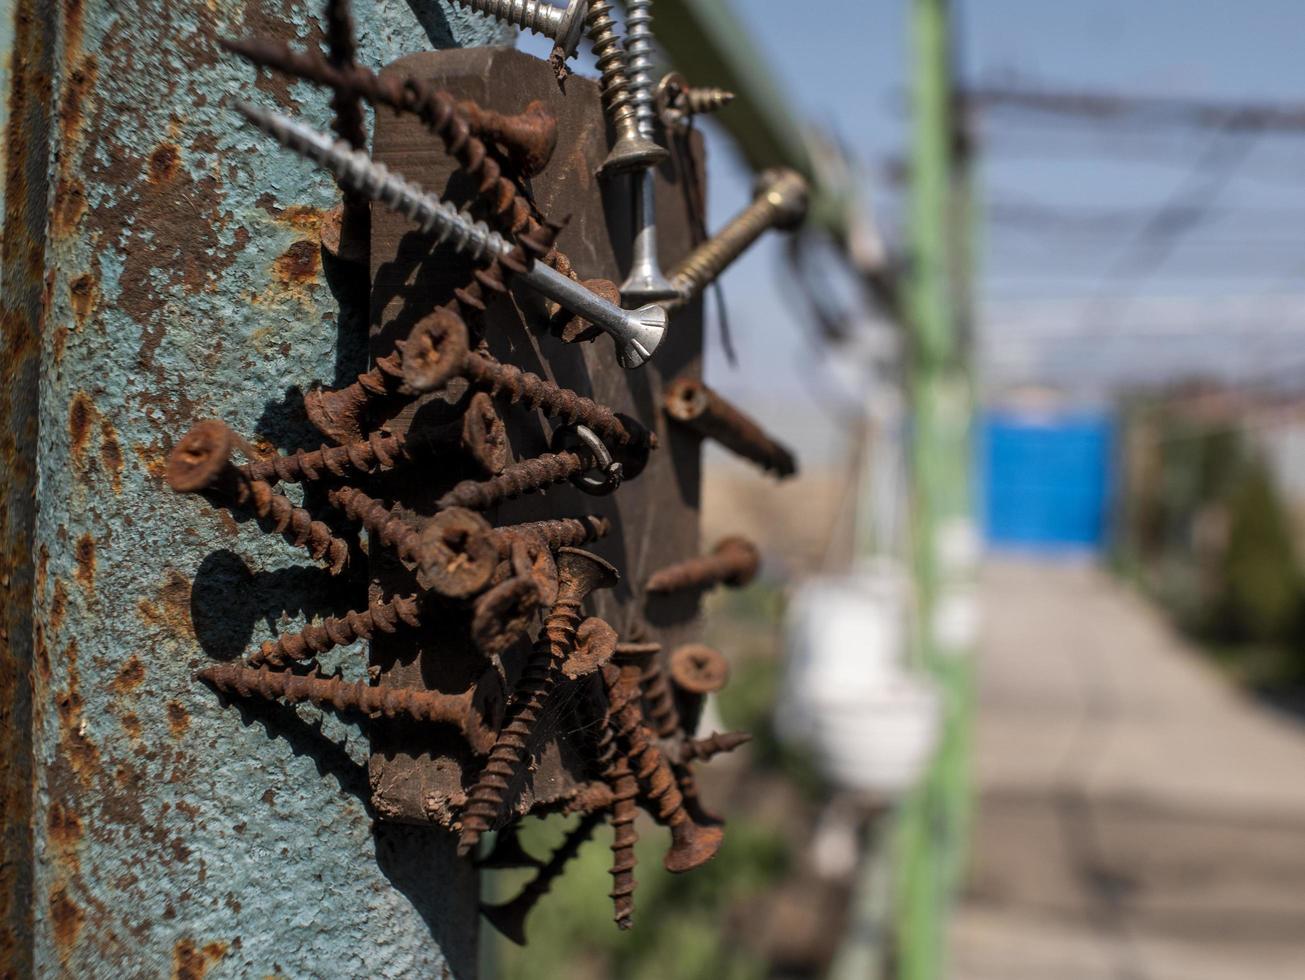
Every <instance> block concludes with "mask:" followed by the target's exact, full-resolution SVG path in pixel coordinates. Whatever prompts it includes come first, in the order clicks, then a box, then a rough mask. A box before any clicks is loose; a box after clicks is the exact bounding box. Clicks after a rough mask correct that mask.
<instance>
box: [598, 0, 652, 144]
mask: <svg viewBox="0 0 1305 980" xmlns="http://www.w3.org/2000/svg"><path fill="white" fill-rule="evenodd" d="M585 30H586V31H587V32H588V34H589V40H590V42H591V43H592V44H593V48H594V60H595V62H596V63H597V67H598V72H599V74H600V75H601V76H602V77H601V79H600V85H601V87H602V93H603V105H604V107H605V108H606V109H607V115H608V118H609V119H611V121H612V125H613V126H615V127H616V132H617V136H618V138H619V137H626V138H628V137H637V136H638V135H639V122H638V119H637V117H636V111H635V104H634V99H633V93H632V92H631V89H630V79H629V76H628V75H627V74H626V64H625V52H624V51H623V50H622V45H621V39H620V37H619V36H617V33H616V21H615V20H614V19H613V18H612V5H611V4H610V3H609V2H608V0H590V4H589V13H588V14H587V15H586V16H585Z"/></svg>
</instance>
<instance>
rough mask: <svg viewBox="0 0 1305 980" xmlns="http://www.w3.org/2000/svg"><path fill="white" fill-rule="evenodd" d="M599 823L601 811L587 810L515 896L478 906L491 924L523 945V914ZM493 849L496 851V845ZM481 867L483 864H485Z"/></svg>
mask: <svg viewBox="0 0 1305 980" xmlns="http://www.w3.org/2000/svg"><path fill="white" fill-rule="evenodd" d="M602 822H603V814H602V813H601V812H598V813H586V814H585V815H584V816H582V817H581V818H580V822H579V823H578V824H576V825H575V827H574V828H573V829H572V830H571V832H570V833H568V834H567V835H566V839H565V840H563V841H562V843H561V844H560V845H559V846H558V848H557V850H555V851H554V852H553V853H552V855H551V856H550V857H549V859H548V863H547V864H545V865H544V866H543V867H541V868H540V869H539V870H538V871H537V872H536V873H535V876H534V877H533V878H531V879H530V880H529V881H528V882H526V884H525V885H524V887H522V889H521V891H520V892H519V893H518V894H517V896H516V898H514V899H512V900H511V901H510V902H504V903H503V904H502V905H482V906H481V907H480V913H481V915H483V916H484V917H485V918H486V919H488V920H489V921H490V924H491V925H492V926H493V927H494V928H495V929H497V930H498V931H499V932H501V933H502V934H503V935H504V936H506V937H507V938H508V939H510V940H512V941H513V942H514V943H516V944H517V945H518V946H524V945H525V944H526V916H528V915H529V914H530V912H531V910H532V909H533V908H534V907H535V906H536V905H537V904H538V903H539V900H540V899H541V898H542V897H543V896H544V895H545V894H547V892H548V890H549V889H550V888H552V887H553V882H554V881H556V880H557V879H558V878H559V877H560V876H561V874H562V872H563V871H564V870H565V869H566V866H567V864H568V863H570V861H571V859H572V858H574V857H575V856H576V854H578V853H579V851H580V848H581V846H582V845H583V844H584V843H585V841H587V840H589V838H590V837H592V836H593V835H594V831H595V830H596V829H597V828H598V825H599V824H601V823H602ZM495 850H496V851H497V844H496V845H495ZM481 866H482V867H485V865H481Z"/></svg>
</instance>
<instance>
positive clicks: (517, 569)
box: [490, 529, 557, 606]
mask: <svg viewBox="0 0 1305 980" xmlns="http://www.w3.org/2000/svg"><path fill="white" fill-rule="evenodd" d="M493 540H494V547H495V548H498V549H499V554H500V555H505V557H504V559H503V561H501V562H499V564H498V567H497V568H495V569H494V575H493V577H492V578H491V579H490V585H499V584H501V583H503V582H506V581H507V580H508V579H509V578H528V579H530V580H531V581H532V582H534V583H535V588H536V589H537V590H538V592H539V602H540V603H541V604H542V605H544V606H551V605H552V604H553V601H554V600H555V599H556V598H557V562H556V561H554V560H553V552H552V551H550V550H549V547H548V542H546V541H545V540H544V539H543V538H542V537H540V536H539V535H537V534H512V535H508V536H504V537H502V538H500V537H499V531H498V530H497V529H496V530H495V531H494V532H493ZM504 541H505V542H506V543H507V545H506V548H504V547H502V542H504Z"/></svg>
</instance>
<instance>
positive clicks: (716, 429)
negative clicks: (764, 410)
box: [663, 378, 797, 479]
mask: <svg viewBox="0 0 1305 980" xmlns="http://www.w3.org/2000/svg"><path fill="white" fill-rule="evenodd" d="M664 399H665V401H664V404H663V408H664V410H665V412H666V414H667V415H669V416H670V417H671V418H672V419H673V420H674V421H676V422H678V423H680V424H681V425H684V426H687V427H688V428H690V429H692V430H693V431H694V432H696V433H697V434H698V435H700V436H702V437H703V438H705V439H715V440H716V441H717V442H719V443H720V444H721V445H722V446H724V447H725V448H726V449H728V450H729V451H730V452H732V453H736V454H737V455H739V456H742V457H743V458H744V459H749V460H751V461H752V462H754V463H756V464H757V465H758V466H760V467H761V468H762V469H763V470H766V471H768V472H771V473H774V474H775V475H776V476H777V477H779V478H780V479H783V478H784V477H786V476H792V475H793V474H794V473H796V472H797V460H795V459H794V458H793V454H792V453H791V452H789V450H788V449H786V448H785V447H784V446H782V445H781V444H780V443H778V442H776V441H775V440H774V439H772V438H771V437H770V436H768V435H767V434H766V432H765V430H764V429H762V428H761V426H759V425H758V424H757V423H756V422H755V421H754V420H753V419H751V418H749V417H748V416H747V415H745V414H744V413H743V412H742V411H740V410H739V409H738V408H736V407H735V406H734V405H732V404H730V402H728V401H726V400H725V399H724V398H722V397H721V396H720V395H718V394H717V393H716V392H715V391H713V390H712V389H711V388H708V387H707V386H706V385H705V384H703V383H702V382H701V381H696V380H694V379H692V378H681V379H680V380H679V381H675V382H672V383H671V385H670V386H669V387H668V388H667V389H666V393H665V395H664Z"/></svg>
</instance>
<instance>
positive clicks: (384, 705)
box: [196, 664, 498, 754]
mask: <svg viewBox="0 0 1305 980" xmlns="http://www.w3.org/2000/svg"><path fill="white" fill-rule="evenodd" d="M196 676H197V677H198V679H199V680H201V681H203V682H204V683H206V684H210V685H212V686H213V687H215V688H217V689H218V690H219V691H223V692H226V693H228V694H237V695H239V696H241V697H246V698H247V697H259V698H263V699H266V700H282V701H286V702H288V703H290V704H298V703H300V702H302V701H310V702H312V703H313V704H315V705H317V706H318V707H320V708H331V709H334V710H335V711H355V712H359V713H361V714H365V715H370V716H375V715H380V716H381V717H384V718H407V719H410V720H412V721H419V722H429V723H438V724H449V725H456V726H457V727H458V728H460V729H461V730H462V732H463V734H465V735H466V736H467V741H468V743H469V744H470V745H471V747H472V750H473V751H475V752H477V753H480V754H483V753H485V752H486V751H488V750H489V748H490V746H491V745H492V744H493V741H494V723H495V721H496V720H497V719H496V718H495V717H494V715H495V714H496V713H497V707H498V705H497V703H496V702H490V703H487V704H484V705H482V704H481V703H480V701H479V700H478V689H479V685H477V686H474V687H471V688H469V689H468V690H467V691H465V692H464V693H462V694H442V693H439V692H438V691H422V690H417V689H416V688H408V687H375V686H373V685H371V684H368V683H367V682H366V681H356V682H352V683H351V682H349V681H346V680H344V679H343V678H340V677H317V676H314V675H311V674H295V673H291V672H290V671H286V670H268V669H267V668H262V667H258V668H255V667H246V666H243V665H241V664H217V665H215V666H212V667H206V668H204V669H203V670H201V671H199V673H198V674H197V675H196ZM485 715H488V717H485Z"/></svg>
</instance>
